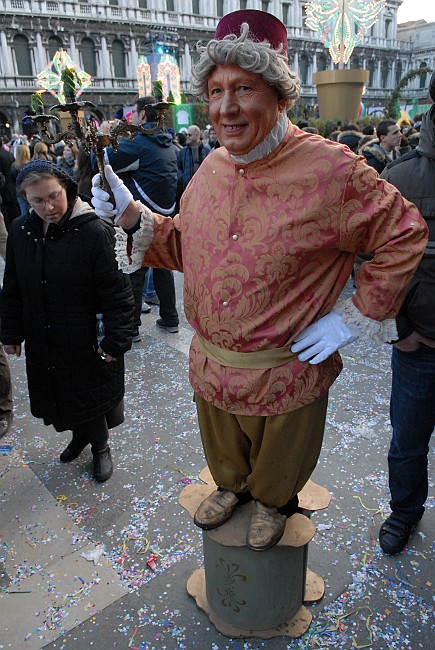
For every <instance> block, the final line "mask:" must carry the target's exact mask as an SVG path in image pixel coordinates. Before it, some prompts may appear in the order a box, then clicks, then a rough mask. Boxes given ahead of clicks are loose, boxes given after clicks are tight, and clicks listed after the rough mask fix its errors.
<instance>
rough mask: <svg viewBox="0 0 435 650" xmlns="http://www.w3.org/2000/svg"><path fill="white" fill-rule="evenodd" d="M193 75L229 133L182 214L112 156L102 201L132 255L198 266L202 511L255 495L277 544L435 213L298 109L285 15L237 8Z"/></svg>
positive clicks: (204, 516)
mask: <svg viewBox="0 0 435 650" xmlns="http://www.w3.org/2000/svg"><path fill="white" fill-rule="evenodd" d="M192 74H193V89H194V91H195V93H196V94H197V95H199V96H202V97H204V98H206V99H207V100H208V102H209V111H210V118H211V121H212V124H213V127H214V129H215V131H216V134H217V137H218V140H219V142H220V143H221V145H222V146H221V147H220V148H219V149H217V150H216V151H215V152H214V153H213V154H212V155H210V156H207V158H206V159H205V160H204V162H203V163H202V165H201V167H200V168H199V169H198V171H197V173H196V174H195V175H194V176H193V178H192V180H191V182H190V183H189V185H188V187H187V188H186V190H185V192H184V194H183V198H182V200H181V205H180V213H179V215H177V216H176V217H175V219H174V221H172V220H171V219H168V218H164V217H162V216H160V215H157V214H153V213H151V212H150V211H149V210H148V209H147V208H146V207H145V206H144V205H142V204H141V203H140V202H134V201H133V200H132V196H131V194H130V193H129V191H128V190H127V188H125V186H124V185H123V183H122V181H120V180H119V179H118V178H117V177H116V175H115V174H114V173H113V172H112V170H111V169H110V167H108V168H107V179H108V181H109V183H110V185H111V188H112V191H113V195H114V200H115V205H112V204H111V203H110V202H109V195H108V194H107V192H104V191H102V190H101V188H100V186H99V182H100V181H99V177H98V176H96V177H94V180H93V183H94V187H93V194H94V199H93V203H94V206H95V208H96V211H97V213H99V214H101V215H102V216H105V217H106V216H112V217H115V223H117V224H118V225H119V226H122V227H123V228H124V230H121V229H119V230H118V234H117V254H118V261H119V263H121V264H122V265H123V268H124V269H129V270H130V271H133V270H135V269H136V268H138V267H139V266H140V265H142V264H144V265H150V266H165V267H168V268H173V269H178V270H180V271H183V272H184V306H185V311H186V317H187V319H188V321H189V323H190V324H191V325H192V327H193V328H194V330H195V336H194V337H193V340H192V344H191V349H190V381H191V383H192V386H193V388H194V392H195V402H196V407H197V412H198V419H199V426H200V432H201V438H202V442H203V446H204V450H205V455H206V458H207V462H208V465H209V468H210V471H211V474H212V476H213V478H214V480H215V482H216V484H217V486H218V489H217V490H216V491H215V492H213V493H212V494H211V495H210V496H209V497H208V498H207V499H206V500H205V501H204V502H203V503H202V504H201V505H200V506H199V508H198V510H197V512H196V514H195V517H194V521H195V523H196V524H197V525H198V526H200V527H201V528H203V529H206V530H208V529H212V528H216V527H217V526H220V525H221V524H223V523H224V522H225V521H227V520H228V519H229V518H230V517H231V515H232V514H233V512H234V510H235V509H236V507H237V505H238V504H240V503H244V502H246V501H247V500H249V499H251V498H252V499H254V500H255V509H254V514H253V517H252V520H251V522H250V525H249V528H248V533H247V545H248V547H249V548H251V549H253V550H255V551H262V550H266V549H268V548H270V547H271V546H273V545H274V544H276V542H277V541H278V540H279V539H280V538H281V536H282V534H283V532H284V530H285V524H286V517H288V516H291V514H293V513H294V512H295V510H296V509H297V504H298V501H297V494H298V492H299V491H300V490H301V489H302V487H303V486H304V485H305V483H306V482H307V480H308V479H309V477H310V475H311V473H312V472H313V470H314V467H315V465H316V463H317V460H318V457H319V454H320V450H321V445H322V439H323V433H324V427H325V418H326V407H327V400H328V389H329V387H330V386H331V384H332V383H333V382H334V380H335V379H336V377H337V376H338V374H339V373H340V370H341V368H342V365H341V360H340V356H339V354H338V352H337V350H338V349H339V348H341V347H343V346H344V345H346V344H348V343H350V342H352V341H354V340H355V339H356V338H358V336H360V335H363V334H364V335H367V336H371V337H372V338H374V339H377V340H379V341H390V340H392V339H394V338H395V335H396V330H395V324H394V316H395V315H396V313H397V311H398V309H399V306H400V302H401V299H402V297H403V294H404V291H405V288H406V285H407V283H408V281H409V279H410V278H411V276H412V274H413V272H414V269H415V267H416V265H417V264H418V261H419V259H420V256H421V254H422V253H423V250H424V247H425V242H426V236H427V235H426V226H425V223H424V221H423V220H422V218H421V216H420V213H419V212H418V210H417V209H416V208H415V206H413V205H412V204H410V203H409V202H407V201H406V200H404V199H403V198H402V196H401V195H400V193H399V192H398V191H397V190H396V189H395V188H393V187H392V186H391V185H389V184H388V183H386V182H384V181H382V180H380V179H379V177H378V174H377V173H376V172H375V171H374V170H373V169H372V168H371V167H369V166H367V165H366V164H365V163H364V162H363V161H362V160H361V159H360V158H358V157H357V156H355V155H354V154H353V153H352V152H351V151H350V150H349V149H348V148H347V147H344V146H342V145H340V144H337V143H333V142H331V141H328V140H324V139H323V138H322V137H320V136H319V135H313V134H310V133H306V132H304V131H301V130H300V129H298V128H297V127H296V126H294V125H293V124H292V123H291V122H290V121H289V119H288V117H287V110H288V109H289V108H290V106H291V105H292V103H293V101H294V100H295V99H296V98H297V97H298V94H299V89H298V84H297V80H296V77H295V75H294V74H293V73H292V72H291V70H290V69H289V67H288V61H287V31H286V28H285V26H284V25H283V24H282V23H281V22H280V21H279V20H278V19H276V18H275V17H274V16H271V15H270V14H267V13H264V12H260V11H254V10H243V11H236V12H234V13H231V14H228V15H227V16H225V17H224V18H222V20H221V21H220V22H219V24H218V27H217V30H216V34H215V38H214V39H212V40H211V41H210V42H209V43H208V44H207V45H206V46H204V47H202V48H200V59H199V61H198V64H197V65H196V67H195V69H194V71H193V73H192ZM125 229H127V230H125ZM129 240H130V242H129ZM357 251H362V252H366V253H368V254H370V255H372V256H373V259H372V260H370V261H367V262H366V263H364V264H363V265H362V266H361V268H360V269H359V271H358V274H357V277H356V280H355V281H356V291H355V294H354V295H353V296H352V298H351V299H349V300H347V301H344V302H342V303H341V304H340V303H337V301H338V298H339V296H340V294H341V292H342V290H343V288H344V286H345V284H346V282H347V279H348V278H349V275H350V273H351V271H352V267H353V263H354V260H355V254H356V252H357Z"/></svg>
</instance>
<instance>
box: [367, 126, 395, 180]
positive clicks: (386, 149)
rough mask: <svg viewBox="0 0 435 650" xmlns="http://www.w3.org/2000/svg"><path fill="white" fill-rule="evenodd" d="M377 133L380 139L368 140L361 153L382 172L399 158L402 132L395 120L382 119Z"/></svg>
mask: <svg viewBox="0 0 435 650" xmlns="http://www.w3.org/2000/svg"><path fill="white" fill-rule="evenodd" d="M376 135H377V137H378V139H377V140H372V141H371V142H368V144H366V145H365V146H364V147H362V148H360V149H359V153H360V154H361V155H362V156H364V158H365V159H366V161H367V164H368V165H370V166H371V167H374V168H375V169H376V171H377V172H378V173H379V174H380V173H381V172H382V171H383V170H384V169H385V167H386V166H387V165H388V164H389V163H390V162H392V161H393V160H396V159H397V158H399V156H400V152H399V146H400V141H401V139H402V133H401V131H400V129H399V125H398V124H397V123H396V122H395V121H394V120H382V122H379V124H378V126H377V127H376Z"/></svg>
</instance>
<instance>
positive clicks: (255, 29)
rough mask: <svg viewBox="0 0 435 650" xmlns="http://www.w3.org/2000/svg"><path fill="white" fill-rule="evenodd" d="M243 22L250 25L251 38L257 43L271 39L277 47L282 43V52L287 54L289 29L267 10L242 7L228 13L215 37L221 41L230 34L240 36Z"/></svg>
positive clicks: (272, 43) (217, 29)
mask: <svg viewBox="0 0 435 650" xmlns="http://www.w3.org/2000/svg"><path fill="white" fill-rule="evenodd" d="M242 23H248V25H249V38H250V39H252V40H253V41H257V43H262V42H263V41H269V43H270V45H271V47H273V48H274V49H277V48H278V47H279V46H280V45H282V54H285V55H286V56H287V52H288V44H287V29H286V27H285V25H284V24H283V23H282V22H281V21H280V20H278V18H275V16H272V14H268V13H266V12H265V11H257V9H241V10H240V11H233V12H232V13H230V14H227V15H226V16H224V17H223V18H221V19H220V21H219V22H218V26H217V27H216V33H215V35H214V37H215V38H216V39H217V40H218V41H221V40H222V39H223V38H225V36H228V35H229V34H235V35H236V36H240V27H241V26H242Z"/></svg>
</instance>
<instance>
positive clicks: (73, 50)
mask: <svg viewBox="0 0 435 650" xmlns="http://www.w3.org/2000/svg"><path fill="white" fill-rule="evenodd" d="M69 55H70V57H71V58H72V60H73V61H74V63H77V64H78V63H79V61H78V60H77V51H76V41H75V38H74V34H70V37H69Z"/></svg>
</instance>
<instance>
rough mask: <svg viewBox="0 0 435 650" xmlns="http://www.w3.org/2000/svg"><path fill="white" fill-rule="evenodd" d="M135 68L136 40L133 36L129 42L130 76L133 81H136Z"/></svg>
mask: <svg viewBox="0 0 435 650" xmlns="http://www.w3.org/2000/svg"><path fill="white" fill-rule="evenodd" d="M136 68H137V49H136V39H135V38H134V36H132V37H131V41H130V74H131V76H132V78H133V79H136Z"/></svg>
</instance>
